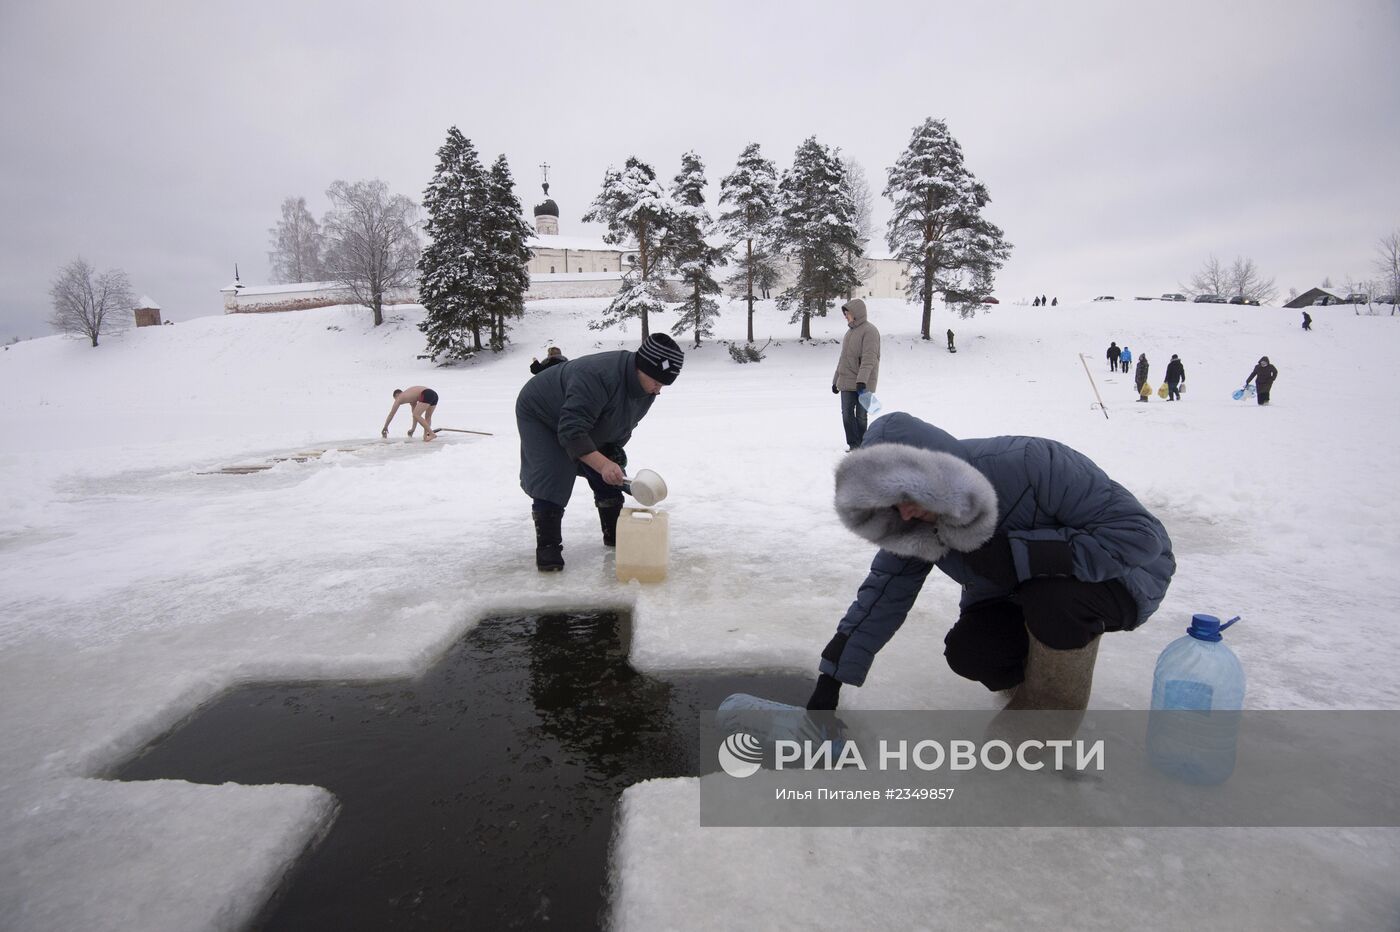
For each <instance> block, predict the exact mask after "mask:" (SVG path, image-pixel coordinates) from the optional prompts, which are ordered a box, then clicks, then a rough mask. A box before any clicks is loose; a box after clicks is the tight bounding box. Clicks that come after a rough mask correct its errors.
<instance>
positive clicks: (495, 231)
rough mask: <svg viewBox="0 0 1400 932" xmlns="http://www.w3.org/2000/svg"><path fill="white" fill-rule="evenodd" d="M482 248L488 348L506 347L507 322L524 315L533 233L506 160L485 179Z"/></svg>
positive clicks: (498, 159) (494, 166)
mask: <svg viewBox="0 0 1400 932" xmlns="http://www.w3.org/2000/svg"><path fill="white" fill-rule="evenodd" d="M481 232H482V240H483V243H484V245H485V250H484V255H483V259H484V262H483V264H484V265H485V266H486V268H485V269H484V271H483V275H482V279H483V284H484V288H485V295H484V298H485V307H486V310H487V313H488V314H490V316H491V349H493V350H495V351H496V352H500V351H501V350H503V349H505V345H506V328H507V324H506V321H508V320H510V319H511V318H513V317H517V318H518V317H521V316H522V315H524V313H525V292H526V291H528V290H529V288H530V247H529V245H528V243H529V242H530V239H531V237H533V236H534V235H535V234H534V231H533V230H531V229H530V226H529V224H527V223H526V222H525V219H524V217H523V216H522V215H521V211H520V199H519V198H517V197H516V196H515V179H514V178H512V177H511V174H510V165H509V164H507V163H506V157H505V156H504V155H500V156H497V157H496V161H495V162H493V163H492V164H491V171H490V173H489V174H488V175H487V177H486V209H485V212H484V213H483V215H482V218H481Z"/></svg>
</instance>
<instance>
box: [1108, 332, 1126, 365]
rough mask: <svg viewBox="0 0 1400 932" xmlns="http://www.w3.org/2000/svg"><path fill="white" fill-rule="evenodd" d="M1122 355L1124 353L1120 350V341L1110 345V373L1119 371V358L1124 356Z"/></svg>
mask: <svg viewBox="0 0 1400 932" xmlns="http://www.w3.org/2000/svg"><path fill="white" fill-rule="evenodd" d="M1122 353H1123V351H1122V350H1121V349H1119V348H1118V341H1117V340H1114V341H1113V342H1112V343H1110V344H1108V371H1109V372H1117V371H1118V361H1119V357H1120V356H1121V355H1122Z"/></svg>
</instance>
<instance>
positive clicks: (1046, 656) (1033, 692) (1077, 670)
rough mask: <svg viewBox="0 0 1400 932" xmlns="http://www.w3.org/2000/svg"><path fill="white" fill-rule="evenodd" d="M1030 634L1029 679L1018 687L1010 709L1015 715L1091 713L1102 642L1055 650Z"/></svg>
mask: <svg viewBox="0 0 1400 932" xmlns="http://www.w3.org/2000/svg"><path fill="white" fill-rule="evenodd" d="M1027 634H1028V635H1029V637H1030V650H1029V651H1028V652H1027V653H1026V678H1025V679H1024V680H1022V681H1021V685H1020V686H1018V687H1016V695H1014V696H1012V697H1011V702H1010V703H1009V704H1008V705H1007V706H1006V707H1007V708H1008V709H1010V710H1012V711H1039V710H1049V709H1059V710H1065V711H1083V710H1084V709H1087V708H1088V707H1089V690H1090V689H1091V688H1092V687H1093V685H1094V662H1095V661H1096V660H1097V659H1098V656H1099V639H1098V638H1094V639H1093V640H1092V641H1090V642H1089V643H1088V644H1085V645H1084V646H1083V647H1080V648H1076V649H1074V650H1055V649H1054V648H1052V647H1047V646H1045V645H1044V644H1042V643H1041V642H1040V641H1038V640H1036V637H1035V635H1034V634H1030V633H1029V632H1027Z"/></svg>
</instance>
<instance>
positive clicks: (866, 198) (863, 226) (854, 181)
mask: <svg viewBox="0 0 1400 932" xmlns="http://www.w3.org/2000/svg"><path fill="white" fill-rule="evenodd" d="M841 164H842V165H843V166H845V169H846V183H847V184H848V185H850V188H851V200H852V201H854V202H855V205H856V232H857V242H858V243H859V244H860V254H859V255H857V256H855V257H854V261H853V264H854V265H855V267H856V274H857V275H859V276H860V281H861V284H865V283H866V282H868V281H870V279H871V277H872V276H874V274H875V263H873V262H871V261H870V258H869V253H870V243H871V241H872V240H874V239H875V192H874V190H872V189H871V187H870V179H869V178H868V177H867V176H866V174H865V166H863V165H861V164H860V163H859V162H857V161H856V160H855V159H854V158H851V157H849V156H844V157H842V159H841ZM848 297H854V295H848Z"/></svg>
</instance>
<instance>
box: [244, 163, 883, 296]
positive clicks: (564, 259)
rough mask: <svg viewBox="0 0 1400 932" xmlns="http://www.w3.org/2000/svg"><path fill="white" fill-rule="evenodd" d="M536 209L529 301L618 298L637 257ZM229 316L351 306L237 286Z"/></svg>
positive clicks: (874, 275)
mask: <svg viewBox="0 0 1400 932" xmlns="http://www.w3.org/2000/svg"><path fill="white" fill-rule="evenodd" d="M542 187H543V188H544V200H543V201H541V202H540V203H538V204H536V205H535V208H534V214H535V238H534V239H533V240H531V242H530V243H529V246H530V262H529V264H528V266H527V268H528V270H529V272H530V287H529V290H528V291H527V292H526V293H525V300H526V301H539V300H544V299H548V298H609V297H612V296H613V295H615V294H617V291H618V288H619V286H620V285H621V282H622V276H623V275H624V274H625V273H626V272H627V270H628V269H629V268H630V267H631V266H633V265H635V264H636V262H637V251H636V250H635V249H632V248H625V247H623V246H614V245H611V244H609V243H605V242H603V240H601V239H591V238H588V237H582V236H561V235H560V234H559V205H558V204H556V203H555V202H554V199H553V198H551V197H550V196H549V183H548V182H545V183H544V185H543V186H542ZM865 263H866V268H867V270H868V271H869V275H868V277H867V278H866V280H865V281H864V282H863V283H862V284H861V287H860V289H859V290H858V294H857V297H862V298H893V297H899V296H900V295H902V294H903V293H904V285H905V283H906V282H907V281H908V277H907V274H906V271H905V268H904V263H902V262H899V261H897V260H895V259H891V258H888V257H871V258H867V259H866V260H865ZM221 293H222V294H223V297H224V313H225V314H259V313H268V312H276V311H300V310H306V309H308V308H313V307H328V306H330V305H334V304H344V303H346V302H347V301H349V300H350V298H349V295H348V294H347V293H346V291H345V288H344V287H343V286H342V285H340V284H339V283H338V282H299V283H292V284H285V285H247V284H244V283H243V282H241V281H238V280H237V276H235V280H234V282H233V283H232V284H230V285H228V286H227V287H225V288H223V289H221ZM417 301H418V291H417V289H416V288H414V287H409V288H404V289H400V290H398V291H394V292H391V293H389V294H388V295H386V298H385V303H386V304H413V303H416V302H417Z"/></svg>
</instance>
